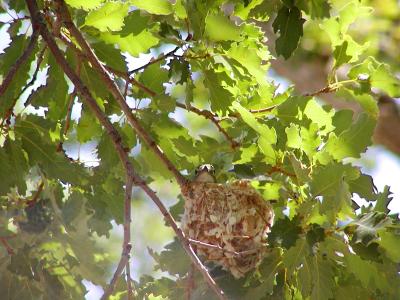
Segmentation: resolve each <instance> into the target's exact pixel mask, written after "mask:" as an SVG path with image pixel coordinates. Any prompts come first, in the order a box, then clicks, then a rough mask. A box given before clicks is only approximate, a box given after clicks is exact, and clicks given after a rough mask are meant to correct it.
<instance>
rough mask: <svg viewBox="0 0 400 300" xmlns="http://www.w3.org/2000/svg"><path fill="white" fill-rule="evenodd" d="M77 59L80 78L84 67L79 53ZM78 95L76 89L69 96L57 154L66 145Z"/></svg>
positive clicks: (77, 72)
mask: <svg viewBox="0 0 400 300" xmlns="http://www.w3.org/2000/svg"><path fill="white" fill-rule="evenodd" d="M75 55H76V57H77V64H76V69H75V72H76V74H77V75H78V76H80V74H81V66H82V56H81V55H79V53H75ZM76 95H77V92H76V89H75V88H74V90H73V91H72V93H71V95H69V101H68V107H67V114H66V116H65V124H64V129H63V134H62V135H61V140H60V142H59V143H58V145H57V152H60V151H61V150H62V145H63V143H64V137H65V136H66V135H67V133H68V130H69V127H70V123H71V117H72V108H73V106H74V105H73V104H74V100H75V97H76Z"/></svg>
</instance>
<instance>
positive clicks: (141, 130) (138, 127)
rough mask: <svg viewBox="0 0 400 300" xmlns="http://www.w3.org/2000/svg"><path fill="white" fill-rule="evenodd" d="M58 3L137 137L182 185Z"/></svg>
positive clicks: (182, 179) (182, 181) (60, 1)
mask: <svg viewBox="0 0 400 300" xmlns="http://www.w3.org/2000/svg"><path fill="white" fill-rule="evenodd" d="M56 3H57V5H58V9H59V11H58V14H59V15H60V16H61V17H62V21H63V23H64V24H65V26H66V28H67V29H68V30H69V32H70V33H71V35H72V36H73V37H74V38H75V39H76V41H77V43H78V44H79V46H80V47H81V48H82V49H83V52H84V53H85V55H86V57H87V58H88V60H89V61H90V63H91V64H92V66H93V67H94V68H95V69H96V70H97V71H98V73H99V75H100V77H101V78H102V80H103V82H104V83H105V84H106V86H107V87H108V89H109V90H110V92H111V94H112V95H113V97H114V98H115V100H116V101H117V103H118V104H119V106H120V107H121V110H122V111H123V112H124V114H125V116H126V118H127V120H128V122H129V124H130V125H131V126H132V127H133V128H134V129H135V131H136V133H137V134H138V135H139V137H140V138H141V139H142V140H143V141H144V142H145V143H146V144H147V146H148V147H149V148H151V149H152V150H153V151H154V153H155V154H156V155H157V156H158V157H159V158H160V160H161V161H162V162H163V163H164V165H165V166H166V167H167V168H168V170H169V171H170V172H171V173H172V174H173V175H174V177H175V179H176V181H177V182H178V184H179V185H180V186H181V187H182V186H184V185H185V184H186V181H187V180H186V178H185V177H184V176H183V175H182V174H181V173H180V172H179V171H178V170H177V169H176V167H175V166H174V165H173V164H172V163H171V161H170V160H169V159H168V158H167V157H166V155H165V154H164V152H163V151H162V150H161V148H160V147H159V146H158V145H157V144H156V142H155V141H154V139H153V138H152V137H151V136H150V135H149V134H148V133H147V131H146V130H145V129H144V128H143V127H142V126H141V125H140V123H139V120H138V119H137V118H136V117H135V116H134V115H133V114H132V111H131V108H130V107H129V106H128V104H127V103H126V101H125V98H124V96H123V95H122V94H121V92H120V90H119V89H118V87H117V85H116V84H115V82H114V81H113V80H112V78H111V77H110V75H109V74H108V72H107V70H106V69H105V67H104V66H103V65H102V63H100V61H99V60H98V59H97V57H96V54H95V53H94V51H93V50H92V48H91V47H90V46H89V44H88V43H87V42H86V40H85V38H84V37H83V35H82V34H81V32H80V31H79V30H78V28H76V26H75V24H74V23H73V22H72V19H71V16H70V14H69V11H68V8H67V7H66V5H65V2H64V1H63V0H57V1H56Z"/></svg>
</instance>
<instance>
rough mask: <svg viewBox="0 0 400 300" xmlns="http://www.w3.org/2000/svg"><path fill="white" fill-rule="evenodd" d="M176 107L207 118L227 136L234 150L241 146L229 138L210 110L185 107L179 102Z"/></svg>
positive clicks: (190, 106)
mask: <svg viewBox="0 0 400 300" xmlns="http://www.w3.org/2000/svg"><path fill="white" fill-rule="evenodd" d="M176 106H177V107H179V108H182V109H186V110H188V111H191V112H193V113H195V114H197V115H199V116H203V117H204V118H206V119H208V120H210V121H211V122H212V123H214V125H215V126H216V127H217V128H218V130H219V132H221V133H222V134H223V135H224V136H225V138H226V139H227V140H228V141H229V143H230V144H231V147H232V149H236V148H237V147H239V146H240V144H239V143H238V142H236V141H235V140H233V138H232V137H230V136H229V134H228V133H227V132H226V130H225V129H224V128H222V127H221V125H220V124H219V120H218V119H217V118H218V117H217V116H216V115H214V114H213V113H212V112H210V111H209V110H205V109H203V110H201V109H198V108H196V107H194V106H192V105H185V104H183V103H179V102H177V103H176Z"/></svg>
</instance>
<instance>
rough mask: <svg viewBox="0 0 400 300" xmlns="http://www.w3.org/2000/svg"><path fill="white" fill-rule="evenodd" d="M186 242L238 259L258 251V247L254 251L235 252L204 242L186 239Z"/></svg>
mask: <svg viewBox="0 0 400 300" xmlns="http://www.w3.org/2000/svg"><path fill="white" fill-rule="evenodd" d="M188 241H189V243H190V244H193V245H196V246H200V247H203V248H210V249H216V250H219V251H221V252H223V253H228V254H232V255H233V256H239V257H241V256H246V255H250V254H253V253H256V252H258V251H260V247H258V248H254V249H249V250H245V251H240V252H237V251H232V250H227V249H224V248H222V247H221V246H219V245H212V244H208V243H204V242H201V241H197V240H193V239H188Z"/></svg>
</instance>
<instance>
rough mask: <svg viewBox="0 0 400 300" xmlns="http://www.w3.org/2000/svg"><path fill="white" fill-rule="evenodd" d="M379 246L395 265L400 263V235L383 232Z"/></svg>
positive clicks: (380, 233)
mask: <svg viewBox="0 0 400 300" xmlns="http://www.w3.org/2000/svg"><path fill="white" fill-rule="evenodd" d="M379 237H380V241H379V245H380V246H381V247H382V248H383V249H384V250H385V253H386V255H387V256H388V257H389V258H390V259H391V260H392V261H394V262H395V263H400V252H399V251H398V250H399V249H400V248H399V247H400V234H396V233H394V232H388V231H385V230H382V231H380V232H379Z"/></svg>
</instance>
